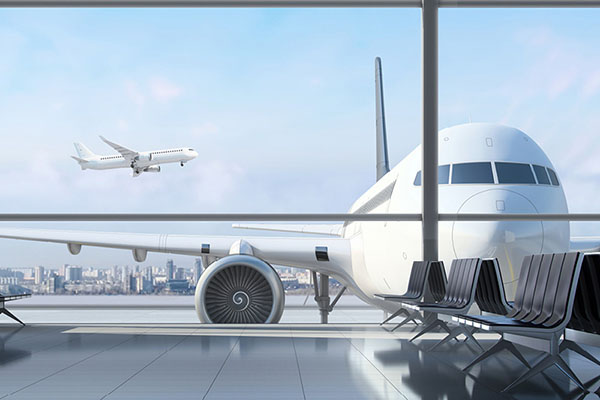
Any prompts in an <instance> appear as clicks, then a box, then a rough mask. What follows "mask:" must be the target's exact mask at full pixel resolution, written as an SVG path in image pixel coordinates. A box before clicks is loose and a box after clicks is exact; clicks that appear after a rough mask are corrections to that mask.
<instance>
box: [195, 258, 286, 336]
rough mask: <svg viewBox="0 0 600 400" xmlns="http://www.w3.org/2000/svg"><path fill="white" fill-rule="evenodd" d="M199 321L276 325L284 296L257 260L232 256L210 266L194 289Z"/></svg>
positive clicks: (268, 269)
mask: <svg viewBox="0 0 600 400" xmlns="http://www.w3.org/2000/svg"><path fill="white" fill-rule="evenodd" d="M195 303H196V313H197V314H198V318H199V319H200V321H202V322H205V323H217V324H261V323H264V324H269V323H277V322H279V320H280V319H281V314H283V307H284V305H285V295H284V292H283V285H282V284H281V280H280V279H279V275H277V272H275V269H273V267H271V265H270V264H269V263H267V262H266V261H263V260H261V259H260V258H257V257H254V256H251V255H247V254H235V255H229V256H226V257H223V258H221V259H220V260H218V261H216V262H214V263H212V264H211V265H210V266H209V267H208V268H207V269H206V270H205V271H204V273H203V274H202V275H201V276H200V279H199V280H198V284H197V285H196V299H195Z"/></svg>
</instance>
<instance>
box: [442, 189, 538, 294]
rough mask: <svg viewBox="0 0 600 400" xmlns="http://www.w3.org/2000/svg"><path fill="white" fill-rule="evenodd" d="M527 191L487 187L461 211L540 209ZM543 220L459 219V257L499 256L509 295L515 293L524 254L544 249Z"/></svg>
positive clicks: (454, 233)
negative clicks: (525, 194)
mask: <svg viewBox="0 0 600 400" xmlns="http://www.w3.org/2000/svg"><path fill="white" fill-rule="evenodd" d="M537 212H538V211H537V209H536V207H535V205H534V204H533V203H532V202H531V201H530V200H529V199H528V198H527V197H525V196H524V195H522V194H520V193H517V192H514V191H511V190H505V189H491V190H486V191H483V192H481V193H478V194H476V195H475V196H472V197H470V198H469V199H467V200H466V201H465V202H464V203H463V204H462V205H461V206H460V208H459V209H458V213H507V214H512V213H515V214H516V213H528V214H533V213H537ZM543 244H544V229H543V225H542V222H541V221H490V222H455V223H454V224H453V227H452V245H453V249H454V254H455V256H456V257H457V258H463V257H496V258H498V262H499V264H500V269H501V272H502V278H503V280H504V286H505V289H506V295H507V297H509V298H513V297H514V293H515V290H516V283H517V280H518V279H519V273H520V269H521V262H522V261H523V257H525V256H526V255H529V254H536V253H540V252H542V248H543Z"/></svg>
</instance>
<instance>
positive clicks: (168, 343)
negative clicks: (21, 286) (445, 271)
mask: <svg viewBox="0 0 600 400" xmlns="http://www.w3.org/2000/svg"><path fill="white" fill-rule="evenodd" d="M298 297H299V298H293V299H292V300H289V301H288V302H287V303H288V306H289V307H288V308H286V311H285V312H284V315H283V319H282V323H280V324H278V325H203V324H199V323H198V322H197V319H196V317H195V313H194V310H193V307H189V305H187V304H183V305H180V306H177V305H171V307H162V308H161V307H160V306H159V305H149V306H148V307H145V308H144V307H139V308H135V306H134V305H129V307H132V308H123V307H122V306H123V304H120V305H119V304H118V302H116V303H114V304H112V306H105V307H106V308H102V305H95V306H92V307H90V305H89V304H87V305H86V304H80V307H79V308H71V309H69V308H61V307H55V308H54V309H51V308H48V307H47V308H37V309H36V308H31V307H30V308H27V307H22V308H15V310H14V311H15V313H16V314H18V316H19V317H22V318H23V319H24V320H25V321H26V322H28V325H27V326H26V327H23V328H20V327H18V326H17V325H15V324H13V323H11V322H9V320H8V319H5V317H1V319H0V322H1V323H0V371H1V373H0V398H7V399H64V398H73V399H104V398H106V399H336V398H340V399H431V400H434V399H435V400H437V399H449V400H458V399H461V400H462V399H485V400H492V399H580V398H585V399H597V398H598V397H597V396H596V395H595V394H587V395H582V392H581V391H579V389H577V388H576V387H575V386H573V385H572V384H571V383H570V382H569V381H568V379H567V378H566V377H565V376H564V375H563V374H562V373H561V372H560V371H559V370H557V369H554V368H551V369H549V370H548V371H547V372H546V373H545V374H542V375H539V376H537V377H535V378H534V379H531V380H530V381H528V382H526V383H524V384H522V385H520V386H518V387H517V388H515V389H514V390H512V391H511V392H510V393H509V394H502V393H501V389H502V388H503V387H504V386H506V385H507V384H508V383H510V382H511V381H512V380H514V379H515V378H517V377H518V376H519V375H520V374H521V373H523V372H524V370H523V367H522V365H521V364H520V363H519V362H518V361H516V360H514V359H513V358H511V356H510V355H508V354H502V355H501V356H500V357H497V358H494V359H490V360H488V361H486V362H484V363H482V364H481V365H479V366H476V367H475V368H473V369H472V370H471V371H469V373H465V372H462V370H461V369H462V367H464V366H465V365H466V364H468V362H469V361H470V360H472V359H473V358H474V357H475V356H476V354H477V353H478V352H477V349H476V348H475V347H471V346H469V345H468V344H466V343H452V344H449V345H447V346H445V347H442V348H440V349H439V350H437V351H433V352H431V351H427V350H426V349H427V348H429V347H430V346H431V345H432V344H433V343H434V342H435V340H436V339H439V338H440V337H441V334H439V333H433V334H429V335H427V336H426V338H425V339H424V340H420V341H419V340H417V341H416V343H411V342H409V341H408V339H409V338H410V337H412V335H413V334H414V332H413V329H414V327H411V326H408V327H403V328H402V329H400V330H398V331H396V332H393V333H392V332H389V331H388V330H386V329H384V327H380V326H379V325H378V322H379V321H380V320H381V317H382V312H381V311H380V310H377V309H374V308H371V307H365V306H361V305H360V302H359V301H358V302H357V303H355V300H352V298H351V297H348V299H347V300H345V301H346V304H345V305H343V307H340V308H339V309H336V310H334V312H333V313H332V314H331V319H330V321H331V322H332V323H330V324H328V325H320V324H317V323H316V321H318V318H319V317H318V313H317V310H316V308H314V306H312V305H308V306H302V301H303V299H304V298H303V297H301V296H298ZM298 303H299V304H298ZM15 305H16V304H15ZM151 307H154V308H151ZM392 326H393V325H389V326H388V327H386V328H387V329H389V328H391V327H392ZM478 338H479V339H480V340H481V342H482V344H483V345H484V347H490V346H491V345H492V344H493V343H494V342H495V340H496V338H497V337H496V336H495V335H494V334H481V335H479V336H478ZM523 350H524V354H525V355H526V357H527V358H528V359H529V360H530V361H534V360H536V359H537V358H538V357H540V354H539V353H537V352H535V351H530V350H526V349H523ZM590 351H592V353H593V354H594V355H595V356H597V357H598V356H600V352H599V351H597V349H590ZM567 360H568V362H569V364H570V365H571V367H572V368H573V369H574V370H575V371H576V372H577V373H578V374H579V376H580V377H581V379H582V380H583V382H584V383H586V385H587V386H588V387H589V388H590V389H591V390H592V391H594V390H596V389H598V386H600V376H598V375H599V371H598V369H597V368H594V367H595V366H593V364H590V363H589V362H588V361H586V360H585V359H583V358H581V357H580V356H579V355H576V354H569V355H568V356H567Z"/></svg>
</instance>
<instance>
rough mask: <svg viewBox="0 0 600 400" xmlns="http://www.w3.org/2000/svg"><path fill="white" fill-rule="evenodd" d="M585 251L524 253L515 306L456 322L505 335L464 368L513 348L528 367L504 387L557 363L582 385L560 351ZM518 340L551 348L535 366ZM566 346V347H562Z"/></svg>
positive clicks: (458, 319)
mask: <svg viewBox="0 0 600 400" xmlns="http://www.w3.org/2000/svg"><path fill="white" fill-rule="evenodd" d="M583 259H584V256H583V254H582V253H576V252H572V253H557V254H543V255H535V256H528V257H525V259H524V260H523V265H522V267H521V273H520V277H519V282H518V286H517V292H516V296H515V302H514V304H513V308H512V310H510V311H509V312H508V313H507V314H506V315H505V316H502V315H458V316H455V318H454V320H455V322H458V323H460V324H463V325H472V326H475V327H477V328H479V329H482V330H484V331H489V332H496V333H499V334H500V335H501V339H500V340H499V341H498V342H497V343H496V344H495V345H494V346H492V347H491V348H490V349H489V350H487V351H486V352H484V353H483V354H481V355H479V356H478V357H477V358H476V359H475V360H473V361H472V362H471V363H470V364H469V365H467V366H466V367H465V368H464V370H468V369H469V368H471V367H472V366H473V365H475V364H477V363H479V362H481V361H483V360H484V359H486V358H488V357H490V356H491V355H494V354H496V353H498V352H499V351H502V350H509V351H510V352H511V353H512V354H514V355H515V356H516V357H517V359H519V360H520V361H521V362H522V363H523V364H525V365H526V366H527V367H528V368H529V370H528V371H527V372H525V373H524V374H523V375H521V376H520V377H519V378H517V379H516V380H515V381H514V382H512V383H511V384H510V385H508V386H507V387H506V388H504V390H503V391H508V390H510V389H512V388H513V387H515V386H517V385H518V384H520V383H522V382H524V381H525V380H527V379H529V378H531V377H532V376H534V375H536V374H538V373H540V372H542V371H544V370H545V369H547V368H548V367H550V366H552V365H556V366H558V367H559V369H560V370H561V371H562V372H563V373H565V375H567V376H568V377H569V378H570V379H571V380H572V381H573V382H575V383H576V384H577V385H578V386H579V387H580V388H582V389H584V390H585V388H584V386H583V384H582V383H581V381H580V380H579V378H577V376H576V375H575V374H574V373H573V371H572V370H571V368H570V367H569V366H568V364H567V363H566V362H565V361H564V359H563V358H562V357H561V356H560V351H561V349H560V346H559V343H560V340H561V337H562V336H563V334H564V333H565V328H566V326H567V324H568V323H569V321H570V320H571V315H572V311H573V306H574V303H575V301H574V300H575V293H576V290H577V286H578V283H579V275H580V271H581V268H582V264H583ZM514 343H516V344H521V345H524V346H527V347H530V348H533V349H536V350H540V351H544V352H546V353H548V355H547V356H546V357H544V358H543V359H542V360H541V361H539V362H538V363H536V364H535V365H534V366H533V367H531V366H530V365H529V363H528V362H527V361H526V360H525V358H524V357H523V355H522V354H521V353H520V352H519V351H518V350H517V349H516V347H515V346H514ZM563 350H564V348H563Z"/></svg>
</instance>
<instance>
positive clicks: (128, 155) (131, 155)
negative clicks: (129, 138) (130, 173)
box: [100, 135, 140, 162]
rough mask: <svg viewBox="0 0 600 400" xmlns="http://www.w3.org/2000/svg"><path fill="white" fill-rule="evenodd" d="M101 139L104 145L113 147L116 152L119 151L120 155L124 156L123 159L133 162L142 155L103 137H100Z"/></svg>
mask: <svg viewBox="0 0 600 400" xmlns="http://www.w3.org/2000/svg"><path fill="white" fill-rule="evenodd" d="M100 139H102V141H103V142H104V143H106V144H107V145H109V146H110V147H112V148H113V149H115V150H116V151H118V152H119V153H121V155H122V156H123V158H124V159H126V160H127V161H129V162H131V161H133V160H134V159H135V158H136V157H137V156H139V154H140V153H138V152H137V151H134V150H131V149H128V148H127V147H124V146H121V145H120V144H117V143H114V142H111V141H110V140H108V139H106V138H105V137H104V136H102V135H101V136H100Z"/></svg>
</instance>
